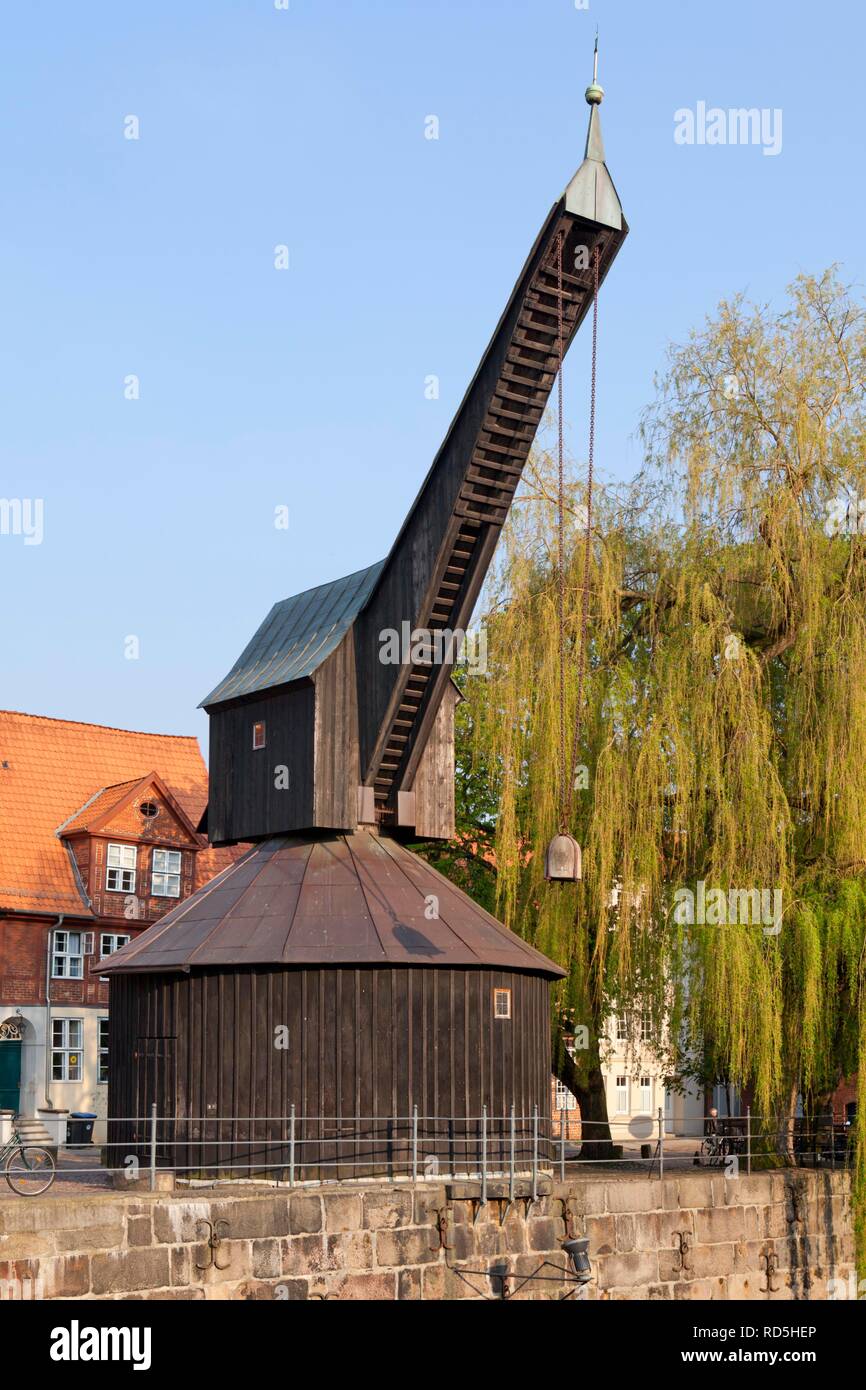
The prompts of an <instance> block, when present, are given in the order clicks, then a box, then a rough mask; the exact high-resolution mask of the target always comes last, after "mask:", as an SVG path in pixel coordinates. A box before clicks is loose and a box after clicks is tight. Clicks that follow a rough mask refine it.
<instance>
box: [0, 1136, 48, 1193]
mask: <svg viewBox="0 0 866 1390" xmlns="http://www.w3.org/2000/svg"><path fill="white" fill-rule="evenodd" d="M0 1164H2V1166H3V1170H4V1172H5V1174H6V1181H7V1182H8V1184H9V1186H10V1187H11V1188H12V1191H13V1192H17V1194H18V1196H19V1197H39V1196H41V1194H42V1193H43V1192H47V1191H48V1189H49V1187H50V1186H51V1184H52V1183H53V1181H54V1179H55V1177H56V1175H57V1165H56V1164H55V1162H54V1158H53V1156H52V1155H51V1154H50V1153H49V1152H48V1150H47V1149H42V1148H40V1147H39V1145H38V1144H25V1143H24V1140H23V1139H22V1138H21V1136H20V1134H19V1133H18V1131H17V1129H16V1130H13V1131H12V1138H11V1139H10V1140H9V1141H8V1142H7V1143H6V1144H5V1145H4V1146H3V1147H2V1149H0Z"/></svg>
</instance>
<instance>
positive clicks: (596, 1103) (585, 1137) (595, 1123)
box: [553, 1040, 614, 1159]
mask: <svg viewBox="0 0 866 1390" xmlns="http://www.w3.org/2000/svg"><path fill="white" fill-rule="evenodd" d="M553 1072H554V1075H555V1076H556V1077H557V1078H558V1079H559V1080H560V1081H561V1082H562V1084H563V1085H564V1086H567V1087H568V1089H569V1090H570V1091H571V1092H572V1094H573V1095H575V1096H576V1097H577V1103H578V1105H579V1106H580V1121H581V1134H582V1140H581V1153H580V1156H581V1158H583V1159H605V1158H606V1159H610V1158H613V1157H614V1145H613V1141H612V1139H611V1134H610V1122H609V1121H608V1117H607V1092H606V1091H605V1087H604V1077H603V1075H602V1071H601V1064H600V1062H599V1057H598V1049H597V1048H596V1049H595V1050H594V1051H593V1052H592V1053H591V1055H590V1059H589V1067H588V1069H587V1073H586V1079H585V1081H584V1080H583V1079H582V1078H581V1076H580V1075H579V1073H578V1069H577V1066H576V1065H575V1062H574V1058H573V1057H572V1056H571V1054H570V1052H569V1051H568V1050H567V1048H566V1047H565V1044H564V1043H563V1042H562V1041H561V1040H560V1041H559V1043H558V1045H557V1046H556V1047H555V1048H554V1057H553ZM589 1140H591V1141H592V1142H591V1143H590V1142H588V1141H589Z"/></svg>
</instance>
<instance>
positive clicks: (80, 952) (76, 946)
mask: <svg viewBox="0 0 866 1390" xmlns="http://www.w3.org/2000/svg"><path fill="white" fill-rule="evenodd" d="M89 934H90V933H89V932H83V931H65V930H64V931H56V932H55V933H54V949H53V950H52V952H51V974H52V976H53V978H54V979H55V980H80V979H82V978H83V976H84V957H85V954H86V948H87V944H88V943H87V937H88V936H89Z"/></svg>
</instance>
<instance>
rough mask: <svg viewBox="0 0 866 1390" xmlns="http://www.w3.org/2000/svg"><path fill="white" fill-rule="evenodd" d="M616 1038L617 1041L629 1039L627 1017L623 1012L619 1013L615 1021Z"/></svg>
mask: <svg viewBox="0 0 866 1390" xmlns="http://www.w3.org/2000/svg"><path fill="white" fill-rule="evenodd" d="M616 1040H617V1042H628V1040H629V1030H628V1019H627V1018H626V1016H625V1014H620V1015H619V1017H618V1019H617V1021H616Z"/></svg>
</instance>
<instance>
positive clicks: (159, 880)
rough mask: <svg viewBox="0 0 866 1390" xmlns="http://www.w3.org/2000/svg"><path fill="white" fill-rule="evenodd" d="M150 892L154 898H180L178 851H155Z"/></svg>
mask: <svg viewBox="0 0 866 1390" xmlns="http://www.w3.org/2000/svg"><path fill="white" fill-rule="evenodd" d="M152 869H153V872H152V874H151V887H150V891H151V893H152V894H153V896H154V897H155V898H179V897H180V850H179V849H155V850H154V851H153V865H152Z"/></svg>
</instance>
